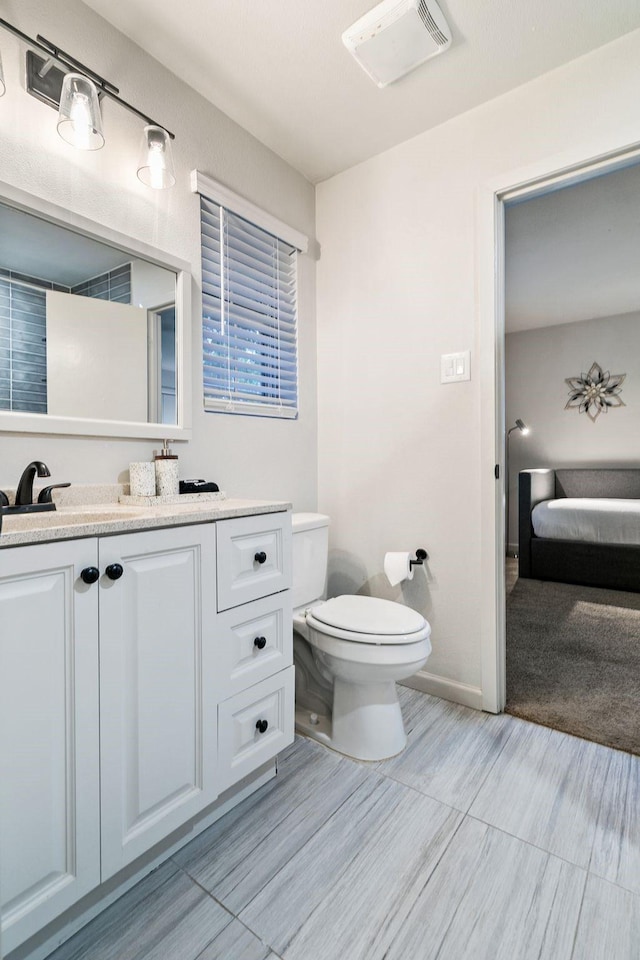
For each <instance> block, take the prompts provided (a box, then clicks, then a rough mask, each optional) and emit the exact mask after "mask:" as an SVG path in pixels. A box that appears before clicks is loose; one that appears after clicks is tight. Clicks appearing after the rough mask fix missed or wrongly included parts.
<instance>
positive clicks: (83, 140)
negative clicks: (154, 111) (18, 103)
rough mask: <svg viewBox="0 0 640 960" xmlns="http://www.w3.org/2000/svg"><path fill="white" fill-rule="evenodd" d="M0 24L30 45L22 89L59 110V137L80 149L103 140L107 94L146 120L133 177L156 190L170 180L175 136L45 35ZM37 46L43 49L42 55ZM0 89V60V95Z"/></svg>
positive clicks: (1, 84)
mask: <svg viewBox="0 0 640 960" xmlns="http://www.w3.org/2000/svg"><path fill="white" fill-rule="evenodd" d="M0 27H3V28H4V29H5V30H8V31H9V33H12V34H13V35H14V36H16V37H18V38H19V39H20V40H22V41H23V42H24V43H25V44H27V46H28V47H29V48H31V49H28V50H27V55H26V89H27V93H30V94H31V96H33V97H36V98H37V99H38V100H41V101H42V102H43V103H46V104H48V105H49V106H51V107H54V109H56V110H57V111H58V133H59V134H60V136H61V137H62V139H63V140H65V141H66V142H67V143H70V144H72V145H73V146H75V147H77V148H78V149H80V150H99V149H100V147H102V146H103V145H104V142H105V138H104V134H103V132H102V116H101V113H100V102H99V101H100V99H101V98H102V97H108V98H109V99H110V100H115V102H116V103H119V104H120V106H121V107H124V108H125V110H129V111H130V112H131V113H134V114H135V115H136V116H137V117H140V119H141V120H144V122H145V124H146V126H145V128H144V136H145V155H144V159H141V161H140V163H139V166H138V178H139V179H140V180H141V181H142V183H144V184H146V185H147V186H150V187H154V188H155V189H164V188H165V187H172V186H173V185H174V183H175V182H176V178H175V175H174V172H173V162H172V158H171V140H174V139H175V137H174V135H173V133H171V131H170V130H167V128H166V127H162V126H161V125H160V124H158V123H156V121H155V120H152V119H151V117H148V116H147V115H146V114H145V113H142V111H141V110H138V109H137V107H134V106H133V105H132V104H130V103H128V102H127V101H126V100H123V99H122V97H120V96H119V93H120V91H119V89H118V88H117V87H116V86H114V85H113V84H112V83H110V82H109V81H108V80H105V79H104V77H101V76H100V75H99V74H97V73H95V71H93V70H91V69H90V68H89V67H87V66H86V65H85V64H83V63H81V62H80V61H79V60H76V59H75V57H72V56H71V55H70V54H68V53H65V51H64V50H61V49H60V47H57V46H55V44H53V43H51V42H50V41H49V40H47V39H45V37H42V36H40V34H38V35H37V37H36V39H35V40H34V39H33V37H29V36H28V35H27V34H26V33H23V32H22V31H21V30H19V29H18V28H17V27H14V26H13V24H11V23H9V22H8V21H7V20H3V19H2V18H1V17H0ZM36 50H39V51H41V52H43V53H44V54H45V56H44V58H43V57H41V56H39V55H38V54H37V53H36V52H35V51H36ZM3 93H4V82H3V78H2V64H1V63H0V96H1V95H2V94H3Z"/></svg>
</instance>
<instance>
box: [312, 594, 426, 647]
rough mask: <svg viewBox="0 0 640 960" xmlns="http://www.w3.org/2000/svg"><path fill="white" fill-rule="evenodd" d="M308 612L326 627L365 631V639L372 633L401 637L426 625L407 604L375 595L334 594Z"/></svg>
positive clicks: (358, 631) (355, 631) (422, 618)
mask: <svg viewBox="0 0 640 960" xmlns="http://www.w3.org/2000/svg"><path fill="white" fill-rule="evenodd" d="M311 614H312V616H313V617H314V618H315V619H316V620H319V621H320V623H326V624H327V626H329V627H337V628H338V629H339V630H348V631H349V632H350V633H362V634H369V637H368V638H367V639H368V641H369V642H370V636H371V635H372V634H373V635H377V636H383V637H395V636H398V637H400V636H402V639H403V640H404V639H405V638H406V635H407V634H411V633H417V632H418V631H420V630H422V629H424V627H425V625H426V620H425V619H424V617H423V616H422V615H421V614H419V613H418V612H417V611H416V610H412V609H411V607H405V606H403V604H401V603H394V602H393V601H392V600H380V599H379V598H378V597H353V596H344V597H334V598H333V600H327V601H326V602H325V603H322V604H320V606H318V607H314V608H313V610H312V611H311ZM354 639H355V638H354ZM405 642H406V641H405Z"/></svg>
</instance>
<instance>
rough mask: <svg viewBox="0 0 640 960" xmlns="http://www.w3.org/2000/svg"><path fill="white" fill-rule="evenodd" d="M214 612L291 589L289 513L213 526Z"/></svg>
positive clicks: (260, 516)
mask: <svg viewBox="0 0 640 960" xmlns="http://www.w3.org/2000/svg"><path fill="white" fill-rule="evenodd" d="M216 527H217V539H218V610H228V609H229V608H230V607H237V606H239V605H240V604H241V603H248V602H249V601H251V600H257V599H258V598H259V597H266V596H268V595H269V594H272V593H277V592H278V591H280V590H286V589H287V588H288V587H290V586H291V514H290V513H267V514H261V515H259V516H256V517H238V518H236V519H234V520H221V521H220V522H219V523H217V524H216Z"/></svg>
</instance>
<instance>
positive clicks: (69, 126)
mask: <svg viewBox="0 0 640 960" xmlns="http://www.w3.org/2000/svg"><path fill="white" fill-rule="evenodd" d="M58 133H59V134H60V136H61V137H62V139H63V140H64V141H65V142H66V143H70V144H71V146H72V147H77V148H78V150H99V149H100V147H103V146H104V134H103V132H102V116H101V114H100V104H99V103H98V91H97V90H96V86H95V84H94V82H93V80H89V78H88V77H84V76H83V75H82V74H81V73H67V74H65V77H64V80H63V81H62V93H61V94H60V109H59V112H58Z"/></svg>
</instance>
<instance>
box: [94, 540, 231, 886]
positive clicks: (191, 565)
mask: <svg viewBox="0 0 640 960" xmlns="http://www.w3.org/2000/svg"><path fill="white" fill-rule="evenodd" d="M99 553H100V570H101V572H102V574H103V575H102V577H101V580H100V704H101V718H102V719H101V785H102V786H101V791H102V879H103V880H105V879H107V878H108V877H110V876H112V875H113V874H114V873H116V872H117V871H118V870H119V869H120V868H121V867H123V866H124V865H125V864H127V863H130V862H131V861H132V860H134V859H135V858H136V857H138V856H139V855H140V854H141V853H143V852H144V851H145V850H148V849H149V848H150V847H152V846H153V844H155V843H157V842H158V841H159V840H162V839H163V838H164V837H165V836H167V835H168V834H169V833H171V831H172V830H175V829H176V828H178V827H179V826H181V825H182V824H183V823H184V822H185V821H187V820H188V819H189V818H190V817H192V816H193V815H194V814H196V813H198V812H199V811H200V810H202V809H203V808H204V807H206V806H207V805H208V804H210V803H211V802H212V801H213V800H215V798H216V796H217V784H216V779H217V778H216V753H217V736H216V722H217V717H216V698H215V689H214V684H213V681H212V679H211V678H212V677H213V671H214V669H215V662H214V646H213V633H214V631H215V606H216V603H215V527H214V525H213V524H197V525H193V526H186V527H174V528H170V529H167V530H157V531H156V530H154V531H148V532H145V533H133V534H126V535H124V536H119V537H108V538H102V539H101V540H100V550H99ZM114 564H119V565H120V567H121V568H122V575H121V576H120V577H119V578H118V579H109V576H108V573H109V572H110V573H111V574H112V575H113V574H114V572H115V573H117V572H118V570H117V569H116V570H115V571H114V570H113V568H112V565H114Z"/></svg>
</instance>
